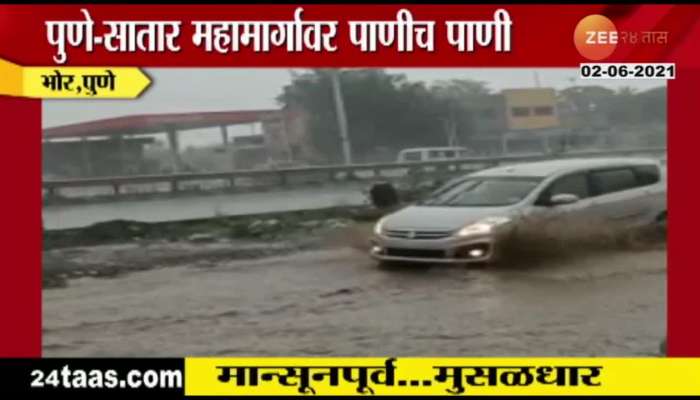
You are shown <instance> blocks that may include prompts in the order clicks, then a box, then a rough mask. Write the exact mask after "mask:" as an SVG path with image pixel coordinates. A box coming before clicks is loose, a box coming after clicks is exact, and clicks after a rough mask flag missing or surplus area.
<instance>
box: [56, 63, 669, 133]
mask: <svg viewBox="0 0 700 400" xmlns="http://www.w3.org/2000/svg"><path fill="white" fill-rule="evenodd" d="M146 71H147V73H148V74H149V75H150V76H151V78H152V79H153V84H152V85H151V87H150V88H149V89H148V90H147V91H146V93H144V95H143V96H141V97H140V98H139V99H136V100H46V101H44V107H43V124H44V126H45V127H50V126H57V125H64V124H70V123H74V122H81V121H89V120H94V119H100V118H109V117H116V116H122V115H135V114H148V113H169V112H192V111H224V110H246V109H265V108H276V107H278V106H279V105H278V104H277V103H276V102H275V97H276V96H277V95H279V94H280V92H281V90H282V87H283V86H285V85H286V84H288V83H289V82H290V80H291V78H290V70H289V69H281V68H194V69H193V68H181V69H179V68H152V69H147V70H146ZM387 71H388V72H392V73H402V74H405V75H406V77H407V78H408V80H411V81H424V82H426V83H431V82H433V81H436V80H447V79H473V80H479V81H484V82H487V84H488V86H489V87H490V88H491V89H492V90H494V91H500V90H501V89H505V88H517V87H532V86H535V74H537V75H538V76H539V81H540V85H541V86H543V87H554V88H555V89H562V88H564V87H567V86H572V85H601V86H606V87H610V88H612V89H617V88H619V87H621V86H631V87H634V88H637V89H638V90H645V89H649V88H652V87H657V86H661V85H665V81H663V80H582V79H579V78H578V69H576V68H557V69H554V68H540V69H535V68H517V69H516V68H431V69H427V68H387ZM231 131H232V132H231V133H232V134H233V135H237V134H248V133H250V132H251V127H250V126H247V127H238V128H236V129H232V130H231ZM218 132H219V130H218V129H211V130H197V131H188V132H185V133H184V134H182V135H181V141H182V144H183V145H184V146H187V145H192V144H205V143H212V142H216V141H220V140H221V139H220V135H219V133H218Z"/></svg>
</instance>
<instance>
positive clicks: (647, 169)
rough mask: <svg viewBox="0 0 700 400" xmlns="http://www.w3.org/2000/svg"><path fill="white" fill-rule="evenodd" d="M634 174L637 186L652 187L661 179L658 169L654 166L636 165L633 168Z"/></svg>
mask: <svg viewBox="0 0 700 400" xmlns="http://www.w3.org/2000/svg"><path fill="white" fill-rule="evenodd" d="M634 173H635V174H637V182H639V186H646V185H653V184H655V183H657V182H658V181H659V180H660V179H661V173H660V172H659V167H657V166H656V165H638V166H636V167H634Z"/></svg>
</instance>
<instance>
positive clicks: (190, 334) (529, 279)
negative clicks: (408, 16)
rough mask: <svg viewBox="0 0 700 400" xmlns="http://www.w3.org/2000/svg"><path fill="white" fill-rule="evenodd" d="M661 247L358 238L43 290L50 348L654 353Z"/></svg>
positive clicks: (662, 305) (73, 352)
mask: <svg viewBox="0 0 700 400" xmlns="http://www.w3.org/2000/svg"><path fill="white" fill-rule="evenodd" d="M665 325H666V251H665V249H656V250H645V251H619V252H612V253H605V254H600V253H599V254H597V255H590V256H586V257H583V256H582V257H576V258H574V259H571V260H569V261H567V262H565V263H562V262H539V263H537V264H535V265H517V266H516V265H513V267H509V268H494V267H491V268H465V267H456V266H453V267H450V266H435V267H410V268H392V269H380V268H378V267H377V266H376V265H375V264H374V263H373V262H372V261H370V260H369V259H368V258H367V257H366V255H365V254H364V253H363V252H361V251H360V250H357V249H353V248H350V247H345V246H342V245H340V246H334V247H331V248H327V249H324V250H317V251H304V252H298V253H294V254H291V255H285V256H278V257H268V258H262V259H257V260H225V261H221V260H217V261H212V262H198V263H189V264H186V265H178V266H171V267H167V268H157V269H153V270H149V271H142V272H134V273H130V274H128V275H124V276H118V277H115V278H112V279H95V278H80V279H75V280H71V282H70V285H69V286H68V287H67V288H65V289H52V290H45V291H44V336H43V337H44V355H45V356H186V355H197V356H390V355H391V356H564V355H566V356H649V355H656V354H657V352H658V348H659V342H660V340H661V339H662V338H663V337H664V335H665Z"/></svg>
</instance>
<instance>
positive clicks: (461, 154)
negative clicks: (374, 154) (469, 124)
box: [396, 147, 472, 163]
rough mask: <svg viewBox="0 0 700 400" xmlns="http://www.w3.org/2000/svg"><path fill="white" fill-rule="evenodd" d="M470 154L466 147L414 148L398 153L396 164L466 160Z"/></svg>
mask: <svg viewBox="0 0 700 400" xmlns="http://www.w3.org/2000/svg"><path fill="white" fill-rule="evenodd" d="M471 155H472V152H471V151H470V150H469V149H467V148H466V147H415V148H411V149H403V150H401V151H400V152H399V156H398V157H397V160H396V161H397V162H400V163H403V162H420V161H441V160H456V159H460V158H467V157H469V156H471Z"/></svg>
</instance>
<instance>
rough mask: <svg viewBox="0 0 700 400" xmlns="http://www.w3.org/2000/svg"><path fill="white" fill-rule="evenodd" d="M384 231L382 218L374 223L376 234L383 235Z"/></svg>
mask: <svg viewBox="0 0 700 400" xmlns="http://www.w3.org/2000/svg"><path fill="white" fill-rule="evenodd" d="M383 231H384V218H381V219H380V220H379V221H377V223H376V224H375V225H374V234H375V235H381V234H382V232H383Z"/></svg>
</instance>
